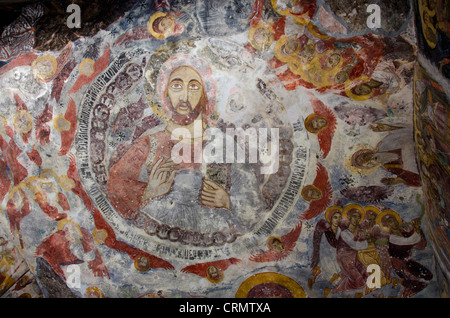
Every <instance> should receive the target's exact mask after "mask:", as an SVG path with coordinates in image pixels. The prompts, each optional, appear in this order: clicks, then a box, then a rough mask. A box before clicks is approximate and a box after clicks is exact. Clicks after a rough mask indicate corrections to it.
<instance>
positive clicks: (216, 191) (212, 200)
mask: <svg viewBox="0 0 450 318" xmlns="http://www.w3.org/2000/svg"><path fill="white" fill-rule="evenodd" d="M200 202H201V203H202V204H203V205H205V206H208V207H211V208H225V209H227V210H230V211H231V201H230V196H229V195H228V192H227V191H226V190H225V189H224V188H222V187H221V186H220V185H218V184H217V183H215V182H214V181H212V180H210V179H206V178H205V180H204V181H203V187H202V191H201V194H200Z"/></svg>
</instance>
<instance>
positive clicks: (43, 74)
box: [31, 55, 58, 80]
mask: <svg viewBox="0 0 450 318" xmlns="http://www.w3.org/2000/svg"><path fill="white" fill-rule="evenodd" d="M40 63H46V64H47V65H48V66H49V67H50V68H49V69H47V70H46V69H42V68H39V64H40ZM57 65H58V62H57V61H56V58H54V57H53V56H51V55H42V56H39V57H38V58H36V59H35V60H34V61H33V63H32V64H31V66H32V67H33V72H34V73H35V74H36V77H37V78H39V79H41V80H48V79H50V78H51V77H52V76H53V75H55V73H56V67H57Z"/></svg>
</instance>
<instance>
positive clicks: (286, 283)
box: [235, 272, 306, 298]
mask: <svg viewBox="0 0 450 318" xmlns="http://www.w3.org/2000/svg"><path fill="white" fill-rule="evenodd" d="M263 283H275V284H279V285H281V286H283V287H285V288H287V289H288V290H289V291H290V293H291V294H292V296H293V297H294V298H306V293H305V291H304V290H303V288H302V287H301V286H300V285H299V284H298V283H297V282H296V281H295V280H293V279H292V278H290V277H288V276H285V275H282V274H278V273H273V272H266V273H259V274H256V275H253V276H250V277H249V278H247V279H246V280H245V281H244V282H243V283H242V284H241V286H239V288H238V290H237V292H236V295H235V297H236V298H247V295H248V293H249V292H250V290H251V289H252V288H253V287H255V286H257V285H259V284H263Z"/></svg>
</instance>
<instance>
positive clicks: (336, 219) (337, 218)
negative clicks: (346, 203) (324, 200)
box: [331, 212, 342, 226]
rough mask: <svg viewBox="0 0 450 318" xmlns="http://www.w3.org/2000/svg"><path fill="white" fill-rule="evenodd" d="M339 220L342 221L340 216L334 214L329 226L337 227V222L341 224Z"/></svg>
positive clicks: (339, 214) (336, 213)
mask: <svg viewBox="0 0 450 318" xmlns="http://www.w3.org/2000/svg"><path fill="white" fill-rule="evenodd" d="M341 220H342V214H341V213H338V212H335V213H334V214H333V216H332V217H331V224H332V225H334V226H337V225H339V222H341Z"/></svg>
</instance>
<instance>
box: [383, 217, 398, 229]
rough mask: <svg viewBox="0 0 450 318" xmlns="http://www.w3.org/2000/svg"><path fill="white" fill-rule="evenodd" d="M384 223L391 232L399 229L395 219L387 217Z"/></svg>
mask: <svg viewBox="0 0 450 318" xmlns="http://www.w3.org/2000/svg"><path fill="white" fill-rule="evenodd" d="M386 223H387V225H388V227H389V228H390V229H391V230H396V229H398V228H399V224H398V221H397V219H396V218H394V217H389V218H388V219H387V220H386Z"/></svg>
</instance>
